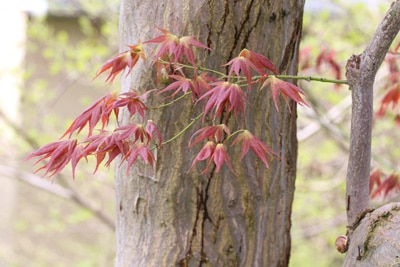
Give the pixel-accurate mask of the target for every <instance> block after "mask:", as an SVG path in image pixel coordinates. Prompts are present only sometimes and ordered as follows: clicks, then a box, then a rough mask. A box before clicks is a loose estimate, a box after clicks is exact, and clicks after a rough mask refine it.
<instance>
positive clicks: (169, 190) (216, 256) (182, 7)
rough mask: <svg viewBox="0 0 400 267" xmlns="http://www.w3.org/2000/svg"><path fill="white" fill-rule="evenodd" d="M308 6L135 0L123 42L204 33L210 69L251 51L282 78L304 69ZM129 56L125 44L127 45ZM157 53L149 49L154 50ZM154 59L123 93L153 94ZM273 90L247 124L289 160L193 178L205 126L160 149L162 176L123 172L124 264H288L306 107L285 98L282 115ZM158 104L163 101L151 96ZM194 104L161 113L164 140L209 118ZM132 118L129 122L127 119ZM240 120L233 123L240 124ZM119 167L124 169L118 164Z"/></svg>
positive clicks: (254, 98) (258, 98) (127, 0)
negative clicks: (194, 141) (299, 132)
mask: <svg viewBox="0 0 400 267" xmlns="http://www.w3.org/2000/svg"><path fill="white" fill-rule="evenodd" d="M303 5H304V0H285V1H270V0H266V1H253V0H242V1H233V0H232V1H222V0H216V1H205V0H197V1H190V0H179V1H178V0H177V1H167V0H160V1H134V0H124V1H122V5H121V21H120V34H121V40H120V42H121V45H122V46H124V45H125V44H135V43H137V42H138V41H139V40H141V41H145V40H148V39H150V38H153V37H155V36H156V35H158V34H159V32H158V31H157V30H156V27H160V28H165V29H167V30H169V31H171V32H172V33H174V34H177V35H194V36H197V37H199V40H200V41H201V42H202V43H205V44H206V45H208V46H209V47H211V48H212V49H213V50H212V51H210V52H202V53H199V56H198V58H200V59H201V64H202V66H205V67H208V68H216V69H219V70H223V68H222V67H221V65H223V64H225V63H227V62H228V61H229V60H230V59H231V58H232V57H235V56H237V54H238V53H239V52H240V50H241V49H243V48H245V47H246V48H248V49H250V50H253V51H256V52H258V53H261V54H264V55H266V56H267V57H269V58H270V59H271V60H272V62H273V63H275V65H277V66H278V67H279V70H280V72H281V73H282V74H291V75H294V74H296V73H297V58H298V45H299V40H300V34H301V25H302V15H303ZM121 49H122V50H125V48H123V47H121ZM148 54H149V53H148ZM149 64H150V62H146V63H144V64H139V65H138V66H136V67H135V69H134V70H133V74H132V75H130V76H127V77H125V75H124V78H123V79H122V91H123V92H125V91H128V90H129V89H130V88H132V87H133V88H135V89H137V90H139V91H144V90H146V89H153V88H155V87H156V84H155V83H154V81H155V77H154V75H153V73H152V72H151V71H147V70H148V69H149V68H148V67H149ZM270 96H271V95H270V92H268V90H262V91H259V90H257V88H253V90H252V91H251V93H250V94H249V95H248V96H247V97H248V100H249V102H250V106H249V107H248V108H247V109H246V111H245V115H244V116H245V125H246V127H247V128H248V129H249V130H250V131H252V132H253V133H254V134H256V135H257V136H258V137H259V138H260V139H262V140H263V141H265V142H267V144H268V145H269V146H270V147H272V148H273V149H274V150H275V151H276V152H277V153H278V154H279V158H280V159H276V158H275V159H272V160H271V161H270V168H269V169H265V167H264V166H263V164H260V162H258V161H257V160H256V158H255V157H252V156H249V155H247V156H246V157H245V158H244V159H243V160H242V162H240V161H239V156H240V155H239V154H240V153H236V154H238V155H236V154H235V155H232V158H231V160H232V163H234V167H235V170H236V175H234V174H232V173H231V172H229V170H227V169H222V171H221V172H220V173H218V174H216V173H213V172H212V173H211V174H209V175H199V174H198V173H197V172H196V171H194V172H191V173H190V174H189V173H188V170H189V168H190V165H191V162H192V160H193V159H194V157H195V155H196V154H197V152H198V149H199V147H194V148H188V140H189V138H190V136H191V135H192V134H193V132H194V131H195V130H196V129H199V124H195V125H194V126H193V127H192V128H191V129H190V130H189V131H188V132H187V133H185V134H184V135H183V136H182V137H181V138H180V139H178V140H175V141H174V142H172V143H170V144H168V145H166V146H164V147H163V148H162V149H160V150H159V151H158V153H157V154H158V155H157V167H156V173H155V175H153V174H152V173H151V172H149V171H147V170H146V167H144V166H141V165H135V166H134V167H133V168H132V169H131V170H130V172H129V175H126V171H125V169H124V168H123V166H122V167H121V168H117V169H116V179H115V187H116V198H117V204H116V208H117V211H116V212H117V216H116V217H117V224H116V231H117V257H116V266H287V265H288V262H289V255H290V226H291V220H290V216H291V208H292V200H293V193H294V184H295V175H296V158H297V139H296V106H295V104H294V103H292V102H290V110H289V109H288V108H287V106H286V104H285V102H284V101H283V100H282V99H281V102H280V111H279V112H277V111H276V110H275V108H274V105H273V104H272V101H271V97H270ZM149 102H150V103H148V104H149V105H150V106H156V105H158V104H160V103H159V102H157V100H155V99H150V100H149ZM199 108H200V105H198V106H193V104H192V103H191V102H190V99H188V101H186V102H185V101H180V102H179V104H177V105H174V106H172V107H167V108H165V109H163V110H162V112H152V114H151V118H152V119H153V120H154V121H155V122H156V124H157V125H158V127H159V128H160V130H161V132H162V133H163V136H164V139H165V140H167V139H168V138H171V137H172V136H174V135H176V134H177V133H178V132H179V131H180V130H182V129H183V128H184V127H185V126H186V125H187V124H189V123H190V122H191V121H192V119H193V118H194V117H196V116H197V115H198V114H199ZM123 120H124V121H127V117H126V116H125V117H124V119H123ZM239 121H240V120H236V119H235V118H230V119H229V124H230V125H233V124H235V123H240V122H239ZM117 165H118V164H117Z"/></svg>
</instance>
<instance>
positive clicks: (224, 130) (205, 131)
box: [189, 124, 230, 147]
mask: <svg viewBox="0 0 400 267" xmlns="http://www.w3.org/2000/svg"><path fill="white" fill-rule="evenodd" d="M224 134H228V135H229V134H230V130H229V128H228V126H226V125H225V124H219V125H213V126H206V127H204V128H201V129H200V130H198V131H196V132H195V133H194V134H193V135H192V137H191V138H190V141H189V147H192V146H194V145H195V144H197V143H198V142H200V141H201V140H203V139H209V140H211V141H215V142H222V141H223V140H222V139H223V135H224ZM196 135H197V138H196V139H194V140H193V138H194V137H195V136H196Z"/></svg>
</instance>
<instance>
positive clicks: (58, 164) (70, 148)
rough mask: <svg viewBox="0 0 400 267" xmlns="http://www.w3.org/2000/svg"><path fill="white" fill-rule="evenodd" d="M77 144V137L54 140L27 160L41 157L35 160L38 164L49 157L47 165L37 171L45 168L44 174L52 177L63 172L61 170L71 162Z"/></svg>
mask: <svg viewBox="0 0 400 267" xmlns="http://www.w3.org/2000/svg"><path fill="white" fill-rule="evenodd" d="M76 146H77V140H76V139H71V140H63V141H57V142H52V143H49V144H47V145H45V146H43V147H41V148H39V149H38V150H36V151H34V152H32V153H31V154H30V155H29V156H28V158H27V160H29V159H31V158H33V157H40V158H39V159H38V160H37V161H36V162H35V164H37V163H39V162H40V161H43V160H45V159H49V161H48V162H47V163H46V164H45V165H43V166H42V167H40V168H39V169H37V170H36V171H35V173H36V172H38V171H40V170H43V169H45V170H46V172H45V173H44V174H43V176H46V175H48V174H50V175H49V176H48V177H49V178H50V177H52V176H53V175H55V174H57V173H59V172H61V170H62V169H63V168H64V167H65V166H66V165H67V164H68V163H69V161H70V160H71V158H72V156H73V155H74V150H75V148H76Z"/></svg>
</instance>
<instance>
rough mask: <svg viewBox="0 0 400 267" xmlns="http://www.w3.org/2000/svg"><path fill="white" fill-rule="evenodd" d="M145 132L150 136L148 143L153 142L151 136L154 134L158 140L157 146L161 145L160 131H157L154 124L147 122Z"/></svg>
mask: <svg viewBox="0 0 400 267" xmlns="http://www.w3.org/2000/svg"><path fill="white" fill-rule="evenodd" d="M146 132H147V134H148V135H149V136H150V141H153V136H154V134H156V136H157V138H158V146H161V144H162V137H161V133H160V130H159V129H158V127H157V125H156V124H155V123H154V121H153V120H148V121H147V124H146Z"/></svg>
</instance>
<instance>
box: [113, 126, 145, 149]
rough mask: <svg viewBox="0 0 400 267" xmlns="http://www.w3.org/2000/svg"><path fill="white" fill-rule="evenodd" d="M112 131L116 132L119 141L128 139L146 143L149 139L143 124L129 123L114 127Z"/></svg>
mask: <svg viewBox="0 0 400 267" xmlns="http://www.w3.org/2000/svg"><path fill="white" fill-rule="evenodd" d="M114 131H115V132H117V133H118V135H117V136H118V137H117V138H118V140H119V141H122V140H128V139H130V140H132V142H133V143H135V142H137V141H139V142H142V143H146V144H147V143H148V142H149V140H150V139H151V136H150V135H149V133H148V132H147V131H146V129H145V127H144V125H143V124H139V123H134V122H133V123H129V124H127V125H124V126H121V127H118V128H116V129H115V130H114Z"/></svg>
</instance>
